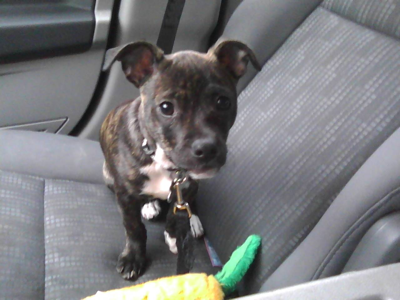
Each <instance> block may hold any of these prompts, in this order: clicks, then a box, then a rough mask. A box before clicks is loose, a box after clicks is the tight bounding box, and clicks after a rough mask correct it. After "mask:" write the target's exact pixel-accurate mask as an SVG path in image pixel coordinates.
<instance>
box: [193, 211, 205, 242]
mask: <svg viewBox="0 0 400 300" xmlns="http://www.w3.org/2000/svg"><path fill="white" fill-rule="evenodd" d="M190 229H191V231H192V235H193V236H194V237H195V238H200V237H202V236H203V234H204V229H203V225H201V222H200V219H199V217H198V216H197V215H192V217H191V218H190Z"/></svg>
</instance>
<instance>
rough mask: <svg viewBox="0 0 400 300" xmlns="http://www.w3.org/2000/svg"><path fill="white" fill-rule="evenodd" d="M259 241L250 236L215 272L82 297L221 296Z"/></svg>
mask: <svg viewBox="0 0 400 300" xmlns="http://www.w3.org/2000/svg"><path fill="white" fill-rule="evenodd" d="M260 244H261V238H260V237H259V236H257V235H251V236H249V237H248V238H247V240H246V242H245V243H244V244H243V245H242V246H240V247H239V248H237V249H236V250H235V251H234V252H233V254H232V256H231V258H230V259H229V261H228V262H227V263H226V264H225V266H224V267H223V268H222V270H221V271H220V272H218V273H217V274H216V275H215V276H213V275H209V276H208V275H207V274H204V273H200V274H185V275H179V276H171V277H165V278H160V279H157V280H153V281H149V282H146V283H142V284H139V285H134V286H131V287H126V288H122V289H118V290H111V291H108V292H97V294H96V295H94V296H90V297H88V298H85V299H84V300H106V299H107V300H133V299H135V300H184V299H194V300H223V299H224V296H225V295H228V294H230V293H232V292H233V291H234V290H235V288H236V284H237V283H238V282H239V281H240V280H241V279H242V278H243V276H244V274H245V273H246V272H247V270H248V269H249V267H250V264H251V263H252V262H253V260H254V257H255V255H256V253H257V250H258V248H259V246H260Z"/></svg>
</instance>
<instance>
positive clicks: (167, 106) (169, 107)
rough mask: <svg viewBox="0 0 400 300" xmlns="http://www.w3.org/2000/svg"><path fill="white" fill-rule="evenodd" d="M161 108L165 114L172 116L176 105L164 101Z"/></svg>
mask: <svg viewBox="0 0 400 300" xmlns="http://www.w3.org/2000/svg"><path fill="white" fill-rule="evenodd" d="M160 110H161V113H162V114H163V115H166V116H172V114H173V113H174V105H173V104H172V103H171V102H168V101H164V102H163V103H161V104H160Z"/></svg>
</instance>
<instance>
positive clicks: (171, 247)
mask: <svg viewBox="0 0 400 300" xmlns="http://www.w3.org/2000/svg"><path fill="white" fill-rule="evenodd" d="M164 238H165V243H166V244H167V245H168V247H169V251H171V252H172V253H174V254H178V248H177V247H176V238H173V237H171V236H170V235H169V233H168V232H166V231H164Z"/></svg>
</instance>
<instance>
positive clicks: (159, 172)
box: [140, 162, 172, 200]
mask: <svg viewBox="0 0 400 300" xmlns="http://www.w3.org/2000/svg"><path fill="white" fill-rule="evenodd" d="M140 173H142V174H145V175H147V176H148V177H149V180H148V181H146V182H145V184H144V187H143V190H142V192H141V194H145V195H151V196H153V197H154V198H159V199H161V200H166V199H167V197H168V194H169V190H170V187H171V182H172V179H171V178H170V172H168V171H167V170H165V169H164V168H163V167H162V166H161V165H160V164H159V163H156V162H153V163H152V164H151V165H148V166H146V167H143V168H141V169H140Z"/></svg>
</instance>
